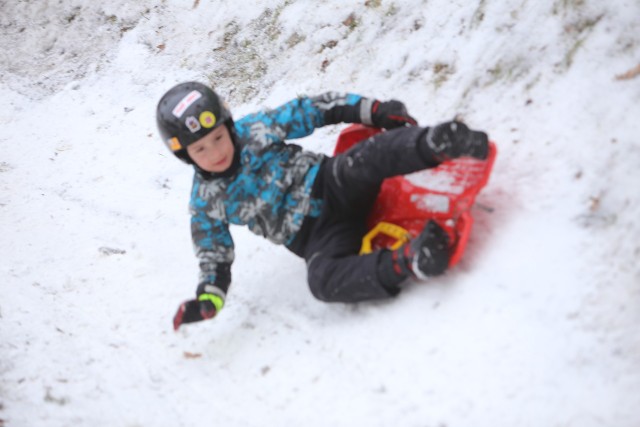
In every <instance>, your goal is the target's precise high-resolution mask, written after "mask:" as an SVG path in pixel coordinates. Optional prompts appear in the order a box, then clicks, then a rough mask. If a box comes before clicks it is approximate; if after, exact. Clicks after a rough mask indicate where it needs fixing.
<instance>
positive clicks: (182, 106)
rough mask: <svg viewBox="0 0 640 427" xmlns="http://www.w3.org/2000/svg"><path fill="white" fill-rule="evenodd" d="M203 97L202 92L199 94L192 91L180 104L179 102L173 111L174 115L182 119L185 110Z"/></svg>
mask: <svg viewBox="0 0 640 427" xmlns="http://www.w3.org/2000/svg"><path fill="white" fill-rule="evenodd" d="M201 97H202V94H201V93H200V92H198V91H197V90H192V91H191V92H190V93H189V94H188V95H187V96H185V97H184V98H182V100H181V101H180V102H178V105H176V106H175V108H174V109H173V111H172V113H173V115H174V116H176V118H178V119H179V118H180V117H182V115H183V114H184V112H185V110H186V109H187V108H189V106H190V105H191V104H193V103H194V102H196V101H197V100H198V99H200V98H201Z"/></svg>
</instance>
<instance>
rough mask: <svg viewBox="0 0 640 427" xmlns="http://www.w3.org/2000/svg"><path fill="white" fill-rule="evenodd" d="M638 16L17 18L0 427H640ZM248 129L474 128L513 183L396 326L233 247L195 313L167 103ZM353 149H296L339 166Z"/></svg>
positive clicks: (193, 7)
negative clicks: (309, 113) (301, 120)
mask: <svg viewBox="0 0 640 427" xmlns="http://www.w3.org/2000/svg"><path fill="white" fill-rule="evenodd" d="M639 17H640V3H638V1H637V0H614V1H610V2H599V1H595V0H544V1H538V2H534V1H530V0H508V1H491V0H479V1H476V2H463V1H453V2H451V1H443V0H431V1H426V0H406V1H390V0H366V1H364V0H361V1H357V2H348V1H347V2H345V1H338V0H328V1H323V2H312V1H307V0H264V1H252V2H249V1H244V0H243V1H238V2H217V1H210V0H195V1H194V2H184V1H177V0H162V1H160V0H141V1H138V2H135V3H133V2H128V1H124V0H115V1H113V2H110V3H108V4H103V3H100V2H90V1H83V0H65V1H64V2H9V1H3V2H0V27H1V29H2V30H1V32H0V42H1V44H2V46H3V48H2V50H1V51H0V83H1V85H0V97H1V99H2V100H3V105H4V108H2V109H0V126H1V130H2V131H1V132H0V148H1V152H0V224H1V226H2V238H1V240H0V426H2V427H23V426H92V427H94V426H124V427H134V426H193V425H196V424H198V425H203V424H204V425H211V426H213V425H227V426H263V425H268V426H288V425H305V426H320V425H336V426H382V425H399V426H448V427H455V426H470V425H473V426H480V427H482V426H487V427H488V426H491V427H495V426H514V427H515V426H518V427H520V426H536V427H539V426H554V427H555V426H558V427H569V426H580V427H592V426H593V427H595V426H615V427H637V426H638V425H640V370H639V369H638V366H640V329H639V328H638V325H639V324H640V303H639V301H640V262H639V261H640V221H639V220H638V218H640V193H639V192H638V182H640V137H639V136H638V135H640V125H639V124H638V117H640V75H639V74H640V70H639V68H638V67H640V20H639V19H638V18H639ZM190 79H197V80H201V81H204V82H209V83H211V84H212V85H214V86H215V88H216V89H217V90H218V91H219V92H220V93H222V94H224V95H225V96H226V97H227V99H228V100H229V101H230V103H231V104H232V106H233V109H234V112H235V114H236V116H241V115H243V114H245V113H249V112H252V111H255V110H256V109H259V108H265V107H274V106H277V105H279V104H280V103H281V102H285V101H287V100H289V99H291V98H293V97H295V96H296V95H298V94H309V95H315V94H319V93H321V92H324V91H327V90H339V91H351V92H355V93H360V94H363V95H367V96H371V97H377V98H380V99H390V98H396V99H400V100H402V101H404V102H405V103H406V104H407V105H408V107H409V109H410V112H411V113H412V115H414V116H415V117H417V118H418V119H419V121H420V123H421V124H423V125H429V124H434V123H437V122H440V121H443V120H448V119H450V118H452V117H453V116H456V115H458V116H460V117H461V118H463V119H464V120H465V121H466V122H467V123H468V124H469V125H470V126H472V127H474V128H478V129H484V130H486V131H488V132H489V133H490V134H491V137H492V139H493V140H495V141H496V143H497V144H498V147H499V157H498V161H497V163H496V166H495V169H494V174H493V176H492V179H491V182H490V183H489V185H488V187H486V188H485V190H484V191H483V192H482V193H481V194H480V196H479V198H478V202H479V203H480V204H481V205H482V206H483V207H484V209H477V210H475V211H474V215H475V217H476V225H475V228H474V231H473V235H472V239H471V242H470V245H469V249H468V252H467V254H466V257H465V259H464V260H463V261H462V263H461V264H460V265H459V266H458V267H456V268H455V269H454V270H451V271H450V272H449V273H448V274H447V275H446V276H445V277H443V278H440V279H437V280H433V281H432V282H430V283H412V284H409V286H407V289H406V290H405V291H404V292H403V293H402V294H401V295H400V296H399V297H398V298H396V299H394V300H393V301H388V302H379V303H372V304H360V305H356V306H346V305H340V304H335V305H329V304H323V303H321V302H319V301H316V300H314V299H313V297H312V296H311V294H310V293H309V291H308V289H307V285H306V273H305V267H304V263H303V262H302V261H301V260H299V259H297V258H295V256H293V255H292V254H290V253H288V252H287V251H286V250H285V249H283V248H281V247H274V246H272V245H270V244H269V243H268V242H266V241H264V240H261V239H259V238H257V237H255V236H253V235H251V234H250V233H248V232H247V231H246V230H244V229H234V230H233V235H234V239H235V242H236V247H237V257H236V262H235V264H234V269H233V275H234V284H233V286H232V289H231V291H230V294H229V296H228V299H227V306H226V307H225V309H224V311H223V312H222V313H221V314H220V316H219V317H217V318H216V319H214V320H212V321H209V322H202V323H201V324H195V325H190V326H189V327H186V328H184V329H183V330H181V331H180V332H179V333H174V332H173V330H172V329H171V317H172V316H173V313H174V311H175V309H176V308H177V305H178V304H179V303H180V302H181V301H182V300H184V299H187V298H190V297H192V295H193V292H194V290H195V285H196V279H197V264H196V260H195V258H194V256H193V253H192V248H191V242H190V236H189V224H188V223H189V217H188V212H187V202H188V196H189V189H190V183H191V171H190V170H189V168H188V167H185V166H184V165H182V164H181V163H180V162H178V161H177V160H175V159H174V158H172V156H171V154H169V153H168V152H167V151H166V150H165V148H164V146H163V144H162V143H161V142H160V140H159V138H158V135H157V132H156V129H155V117H154V112H155V105H156V102H157V100H158V99H159V97H160V96H161V95H162V93H164V91H166V90H167V89H168V88H169V87H171V86H172V85H173V84H175V83H177V82H180V81H184V80H190ZM340 129H341V128H340V127H335V128H327V129H322V130H321V131H319V132H316V133H315V134H314V135H313V136H312V137H309V138H307V139H305V140H303V141H302V144H303V145H304V146H305V147H307V148H308V149H311V150H316V151H322V152H326V153H329V152H330V151H331V149H332V147H333V144H334V141H335V138H336V136H337V134H338V132H339V131H340Z"/></svg>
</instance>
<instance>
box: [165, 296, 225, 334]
mask: <svg viewBox="0 0 640 427" xmlns="http://www.w3.org/2000/svg"><path fill="white" fill-rule="evenodd" d="M216 302H218V304H215V303H216ZM222 304H223V302H222V299H221V298H220V297H218V296H216V295H211V294H202V295H200V297H199V298H198V299H197V300H196V299H193V300H189V301H185V302H183V303H182V304H180V307H178V311H177V312H176V315H175V316H173V329H174V330H176V331H177V330H178V328H179V327H180V325H182V324H183V323H193V322H199V321H201V320H206V319H211V318H213V317H215V315H216V314H217V313H218V311H219V310H220V308H222ZM216 306H219V308H216Z"/></svg>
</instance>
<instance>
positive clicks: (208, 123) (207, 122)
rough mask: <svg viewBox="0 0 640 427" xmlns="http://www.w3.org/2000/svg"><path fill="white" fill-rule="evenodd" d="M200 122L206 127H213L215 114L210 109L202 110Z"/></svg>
mask: <svg viewBox="0 0 640 427" xmlns="http://www.w3.org/2000/svg"><path fill="white" fill-rule="evenodd" d="M200 124H201V125H202V126H203V127H205V128H207V129H210V128H212V127H214V126H215V125H216V115H215V114H213V113H212V112H211V111H203V112H202V113H201V114H200Z"/></svg>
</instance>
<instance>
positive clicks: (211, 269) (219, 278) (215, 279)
mask: <svg viewBox="0 0 640 427" xmlns="http://www.w3.org/2000/svg"><path fill="white" fill-rule="evenodd" d="M201 192H205V193H206V187H203V186H201V185H199V184H196V185H194V190H193V194H192V200H191V206H190V209H191V237H192V240H193V245H194V249H195V252H196V256H197V257H198V260H199V262H200V279H199V284H198V288H197V290H196V298H195V299H192V300H188V301H185V302H183V303H182V304H180V306H179V307H178V311H177V312H176V314H175V316H174V317H173V328H174V329H175V330H178V328H179V327H180V326H181V325H182V324H184V323H192V322H198V321H201V320H206V319H211V318H213V317H215V316H216V314H218V312H220V310H221V309H222V307H223V306H224V302H225V298H226V293H227V291H228V289H229V286H230V285H231V264H232V263H233V260H234V245H233V239H232V238H231V234H230V233H229V225H228V224H227V222H226V221H225V220H223V219H222V218H223V217H224V213H223V212H224V211H223V209H222V208H221V207H220V206H217V205H216V204H215V202H214V203H211V201H210V200H207V198H206V197H203V196H204V193H203V194H200V193H201ZM214 199H215V198H214Z"/></svg>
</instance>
